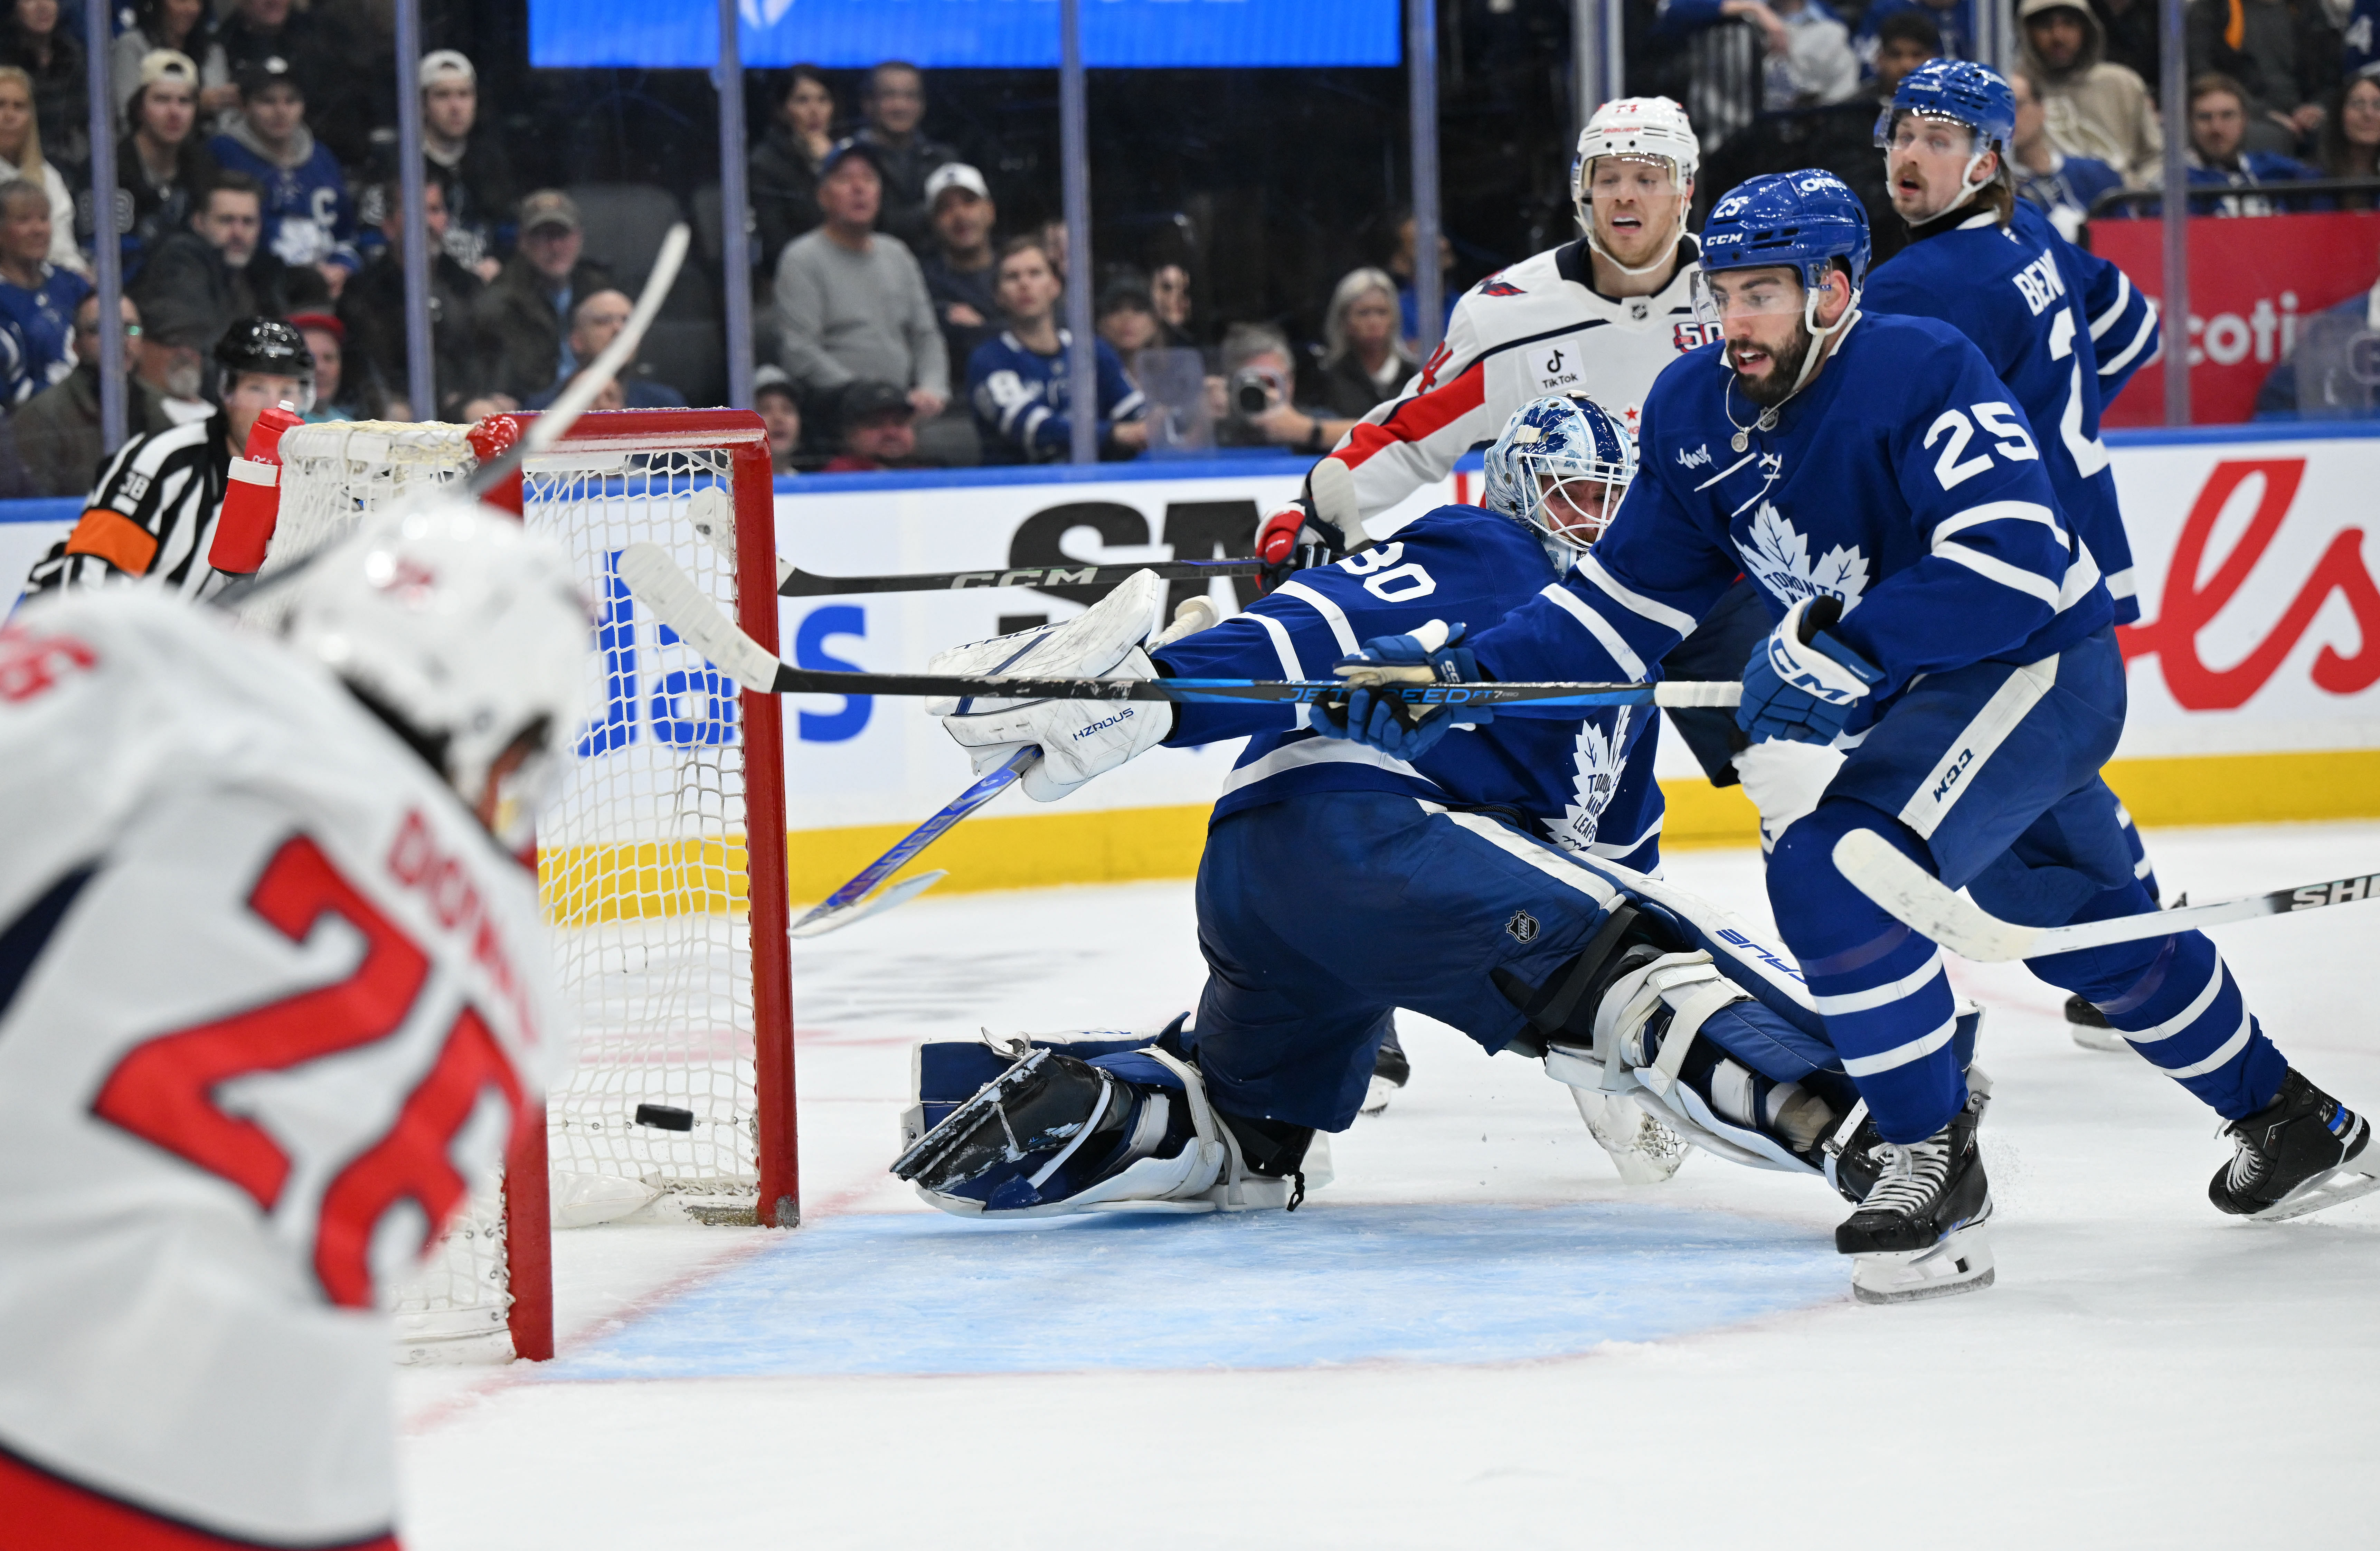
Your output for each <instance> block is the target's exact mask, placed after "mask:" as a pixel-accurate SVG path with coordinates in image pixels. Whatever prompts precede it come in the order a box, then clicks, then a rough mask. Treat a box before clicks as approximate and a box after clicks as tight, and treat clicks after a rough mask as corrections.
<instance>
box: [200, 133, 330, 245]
mask: <svg viewBox="0 0 2380 1551" xmlns="http://www.w3.org/2000/svg"><path fill="white" fill-rule="evenodd" d="M297 132H298V134H299V135H301V136H304V137H305V138H304V139H303V140H302V141H301V142H300V144H299V146H298V148H297V149H299V150H303V151H305V152H306V154H305V155H304V156H303V157H302V158H301V159H300V160H299V161H298V163H297V165H296V166H287V167H285V166H283V165H282V164H280V163H279V162H276V161H274V160H273V158H272V157H271V156H269V155H267V154H265V152H264V151H263V150H262V148H261V147H260V146H259V145H258V144H257V143H256V141H255V139H254V137H253V136H252V135H250V134H249V131H248V128H247V126H245V125H242V126H240V127H238V128H237V130H236V131H234V132H233V133H231V134H225V135H217V136H216V137H215V138H214V139H212V140H210V141H208V142H207V154H208V155H210V156H212V157H213V158H214V159H215V164H216V165H217V166H219V167H221V168H223V169H224V171H225V172H237V173H246V174H247V175H248V176H250V177H252V178H254V179H256V181H257V182H259V183H261V184H262V185H263V186H264V236H263V246H264V248H265V250H266V251H268V252H270V253H271V254H272V255H273V257H274V258H276V259H279V260H280V261H282V262H283V263H285V264H341V265H344V266H345V267H346V268H347V269H350V270H357V269H361V268H362V267H363V260H362V258H361V257H360V256H359V255H358V253H357V251H356V247H355V236H356V207H355V202H354V201H353V200H349V199H348V198H347V185H346V179H345V178H344V177H342V176H340V175H339V159H338V158H337V157H335V156H334V155H332V154H331V152H330V151H328V150H327V149H326V148H325V147H324V146H323V145H322V142H321V141H320V140H317V139H313V137H312V136H311V135H310V134H308V133H307V131H306V130H305V129H303V128H302V127H301V128H300V129H299V130H298V131H297Z"/></svg>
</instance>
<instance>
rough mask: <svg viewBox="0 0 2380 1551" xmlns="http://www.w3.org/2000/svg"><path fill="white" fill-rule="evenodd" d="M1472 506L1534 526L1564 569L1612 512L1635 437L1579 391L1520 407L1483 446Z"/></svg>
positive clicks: (1631, 472)
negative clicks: (1482, 474)
mask: <svg viewBox="0 0 2380 1551" xmlns="http://www.w3.org/2000/svg"><path fill="white" fill-rule="evenodd" d="M1486 461H1487V479H1486V483H1485V490H1484V493H1483V494H1482V496H1481V498H1480V503H1481V504H1482V505H1484V506H1486V507H1487V508H1488V510H1489V511H1491V512H1500V513H1502V514H1503V515H1506V516H1508V517H1511V518H1513V519H1514V520H1515V521H1518V522H1521V523H1523V524H1525V525H1526V526H1527V527H1531V528H1533V529H1535V530H1536V534H1537V536H1538V537H1539V538H1540V539H1543V540H1544V541H1545V546H1546V554H1547V557H1548V558H1549V559H1550V560H1552V562H1553V563H1554V564H1555V566H1556V567H1558V568H1559V569H1560V570H1563V571H1567V570H1569V569H1570V568H1571V566H1572V565H1573V564H1574V563H1576V562H1577V560H1578V557H1579V556H1580V555H1583V554H1585V552H1586V551H1587V550H1588V548H1589V547H1590V546H1592V545H1593V544H1594V542H1595V541H1596V539H1598V538H1600V537H1602V534H1603V529H1604V527H1605V525H1606V524H1608V523H1609V521H1610V520H1611V518H1612V516H1613V515H1616V514H1617V513H1618V512H1619V510H1620V498H1621V496H1623V495H1625V494H1626V493H1627V491H1628V486H1629V485H1630V483H1631V482H1632V481H1633V480H1634V479H1635V478H1636V441H1635V438H1633V437H1632V436H1630V435H1629V434H1628V428H1627V427H1626V426H1625V425H1623V424H1621V421H1620V419H1619V418H1618V417H1616V416H1614V415H1612V414H1611V413H1610V412H1609V411H1608V410H1606V409H1605V408H1604V407H1603V406H1601V405H1599V404H1597V403H1596V402H1595V400H1593V399H1591V398H1588V397H1586V396H1585V394H1554V395H1552V396H1550V397H1548V398H1540V399H1535V400H1532V401H1531V402H1529V403H1527V404H1524V405H1523V406H1521V407H1520V409H1519V410H1517V411H1516V412H1515V413H1514V414H1513V416H1512V418H1511V419H1510V420H1507V421H1506V422H1504V431H1503V434H1502V435H1500V436H1499V437H1497V438H1496V442H1495V445H1493V446H1491V447H1489V448H1488V456H1487V460H1486Z"/></svg>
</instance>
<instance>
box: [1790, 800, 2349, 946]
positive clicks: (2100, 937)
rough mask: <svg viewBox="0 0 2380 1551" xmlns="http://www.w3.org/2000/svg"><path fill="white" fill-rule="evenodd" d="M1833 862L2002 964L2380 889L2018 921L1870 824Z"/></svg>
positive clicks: (1867, 889)
mask: <svg viewBox="0 0 2380 1551" xmlns="http://www.w3.org/2000/svg"><path fill="white" fill-rule="evenodd" d="M1835 866H1836V868H1837V870H1839V871H1840V872H1841V873H1842V875H1843V876H1844V877H1845V878H1850V879H1851V880H1852V885H1853V886H1854V887H1856V888H1857V889H1858V890H1859V891H1860V892H1861V893H1863V894H1865V895H1866V896H1867V897H1868V898H1869V899H1872V900H1874V901H1875V902H1876V903H1877V904H1879V905H1881V906H1883V907H1884V909H1885V911H1886V913H1887V914H1888V915H1891V916H1892V917H1893V919H1895V920H1897V921H1899V922H1900V923H1901V924H1903V925H1904V926H1907V927H1910V928H1911V929H1912V930H1914V931H1917V932H1921V933H1923V934H1924V935H1925V936H1926V937H1929V938H1932V939H1934V940H1935V941H1937V942H1938V943H1940V944H1941V945H1942V946H1943V947H1945V948H1948V949H1949V950H1950V951H1952V952H1954V953H1956V954H1958V955H1959V956H1960V957H1961V958H1962V959H1973V960H1975V961H1976V962H1978V963H2008V962H2010V960H2014V959H2037V958H2041V957H2043V956H2044V955H2046V954H2050V953H2067V952H2071V951H2074V950H2076V949H2078V948H2104V947H2106V946H2107V944H2109V943H2111V942H2135V941H2138V940H2139V939H2142V938H2144V937H2165V936H2167V935H2168V934H2169V933H2173V932H2182V931H2193V930H2195V929H2197V928H2198V927H2213V926H2219V925H2221V924H2222V923H2224V922H2226V921H2252V920H2254V919H2255V918H2256V917H2257V916H2260V915H2294V914H2296V913H2297V912H2300V911H2305V910H2319V909H2321V908H2322V907H2323V906H2325V905H2331V904H2352V903H2355V902H2356V901H2358V900H2368V899H2372V898H2374V897H2375V896H2380V873H2366V874H2364V875H2363V876H2362V877H2361V878H2338V879H2335V880H2332V881H2328V882H2322V883H2307V884H2302V885H2300V886H2299V887H2297V888H2294V889H2276V890H2274V891H2272V892H2271V893H2269V894H2251V895H2249V896H2248V897H2246V898H2245V899H2237V900H2223V901H2219V902H2217V903H2214V904H2192V905H2183V906H2181V907H2180V908H2179V909H2174V910H2153V911H2143V912H2141V913H2140V914H2138V915H2118V916H2115V917H2113V918H2112V919H2109V920H2106V921H2085V922H2083V923H2082V924H2081V925H2079V926H2072V927H2021V926H2018V925H2017V924H2016V923H2015V922H2013V921H2003V920H2001V919H2000V918H1999V917H1998V916H1997V915H1993V914H1992V913H1991V912H1990V911H1987V910H1985V909H1984V908H1983V906H1981V905H1979V904H1976V903H1974V902H1973V901H1972V900H1967V899H1962V898H1961V897H1960V896H1959V895H1957V894H1955V893H1953V892H1951V891H1950V890H1949V889H1948V888H1946V887H1944V886H1943V883H1942V880H1941V879H1939V878H1936V877H1934V876H1933V875H1932V874H1931V873H1929V872H1927V871H1926V870H1925V868H1923V867H1921V866H1918V865H1917V864H1916V863H1914V862H1913V861H1911V860H1910V859H1909V858H1908V857H1906V856H1904V855H1902V854H1900V852H1898V851H1896V850H1894V849H1893V847H1892V844H1891V842H1888V841H1887V840H1886V839H1885V838H1884V837H1883V836H1882V835H1879V834H1877V833H1876V831H1875V830H1852V831H1851V832H1850V833H1849V834H1847V835H1845V836H1843V837H1842V838H1841V839H1840V840H1839V841H1837V842H1835Z"/></svg>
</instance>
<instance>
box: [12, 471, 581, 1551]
mask: <svg viewBox="0 0 2380 1551" xmlns="http://www.w3.org/2000/svg"><path fill="white" fill-rule="evenodd" d="M291 590H292V592H293V594H294V595H295V596H294V597H293V599H292V612H291V618H290V624H289V625H288V638H287V640H286V641H285V642H275V641H273V640H270V639H268V638H265V637H262V636H251V635H244V634H241V633H238V632H237V631H236V630H235V629H234V627H233V625H232V624H231V623H230V621H229V620H228V618H227V617H225V616H224V615H221V614H218V613H215V612H212V611H206V610H196V609H192V608H190V607H189V606H188V605H187V604H183V603H180V602H178V601H176V600H172V599H169V598H164V597H160V596H158V595H157V594H156V593H154V592H152V591H149V590H146V589H139V588H108V589H104V590H100V591H80V590H78V591H77V592H75V593H74V594H72V595H70V596H68V597H66V598H62V599H56V600H40V601H36V602H33V603H31V604H29V605H28V606H27V607H26V608H25V609H24V610H23V611H22V612H21V613H20V614H19V615H18V619H17V621H16V622H15V623H14V624H11V625H9V626H8V627H7V629H6V630H5V631H0V794H4V795H0V804H5V806H6V811H7V813H8V814H9V815H10V818H11V822H10V823H9V825H8V827H7V829H6V831H5V832H0V852H5V861H0V1503H5V1504H6V1530H5V1532H0V1539H5V1540H6V1543H7V1544H8V1545H10V1546H13V1547H24V1548H26V1551H51V1548H56V1551H66V1548H68V1547H73V1548H77V1551H80V1548H85V1547H93V1546H143V1547H149V1546H154V1547H166V1546H175V1547H182V1546H188V1547H193V1548H195V1547H200V1546H208V1547H222V1546H250V1545H253V1546H264V1545H271V1546H274V1547H293V1546H331V1545H337V1546H342V1547H354V1546H375V1547H394V1546H395V1538H394V1535H393V1533H392V1530H391V1525H392V1522H393V1520H394V1517H395V1474H394V1467H395V1448H394V1442H395V1440H394V1436H393V1429H392V1420H391V1416H390V1395H389V1380H388V1374H389V1370H390V1345H389V1343H390V1339H391V1335H390V1330H389V1326H388V1320H387V1317H386V1316H385V1315H384V1314H383V1313H382V1308H383V1293H384V1292H385V1291H386V1290H387V1289H388V1286H389V1284H390V1282H391V1280H392V1279H394V1278H400V1277H402V1276H403V1275H405V1274H406V1273H407V1270H408V1269H409V1268H410V1267H411V1266H413V1265H414V1264H415V1262H416V1261H417V1260H418V1258H419V1255H420V1254H421V1252H422V1250H423V1248H424V1247H425V1245H426V1244H427V1243H428V1242H429V1241H430V1240H431V1237H432V1236H433V1235H434V1234H435V1233H436V1232H437V1230H439V1228H440V1227H441V1226H442V1225H443V1223H444V1221H445V1220H446V1218H448V1216H449V1215H450V1214H451V1213H452V1212H453V1211H454V1210H455V1208H456V1207H457V1206H460V1205H461V1203H462V1200H463V1197H464V1194H465V1182H466V1181H467V1179H469V1178H472V1177H476V1176H477V1175H480V1174H483V1173H485V1172H486V1171H487V1170H488V1169H491V1168H492V1167H493V1165H494V1164H495V1162H496V1161H497V1159H498V1158H499V1157H501V1156H502V1153H503V1149H504V1145H505V1141H506V1137H507V1135H508V1133H510V1131H511V1129H512V1126H513V1124H514V1121H515V1119H516V1116H517V1115H518V1114H519V1113H520V1111H521V1109H522V1108H523V1104H524V1101H525V1100H527V1101H531V1102H533V1101H534V1100H535V1098H536V1097H537V1096H539V1095H540V1094H541V1093H542V1092H543V1084H544V1082H545V1079H546V1077H547V1076H548V1074H549V1072H552V1071H553V1068H554V1066H555V1063H556V1058H557V1055H558V1051H557V1048H556V1047H557V1046H558V1045H559V1044H560V1043H561V1042H562V1041H563V1040H564V1038H565V1034H566V1031H565V1028H564V1027H563V1026H562V1024H561V1023H560V1022H559V1015H558V1008H557V1004H556V1000H555V997H554V992H553V987H552V978H551V974H550V972H549V970H548V968H547V965H546V948H545V944H544V941H543V923H542V922H541V920H540V915H539V911H538V903H537V888H536V879H535V878H534V877H533V875H532V874H531V872H530V871H529V869H528V868H527V867H525V866H522V865H521V863H520V862H519V861H518V860H517V859H516V851H517V849H518V848H519V847H521V846H522V845H523V844H524V843H525V842H526V841H527V840H528V834H529V822H530V820H531V819H532V818H533V817H534V816H535V814H536V813H537V811H538V809H539V807H540V806H541V804H542V801H543V799H544V797H545V795H546V794H548V792H549V791H550V790H551V788H552V786H553V782H554V779H555V777H556V775H557V773H558V771H559V769H560V761H561V759H562V758H563V757H565V752H566V745H565V743H564V740H565V739H567V738H569V737H570V736H572V735H573V734H574V733H575V731H576V730H577V726H578V724H579V721H580V720H581V719H582V717H583V716H584V715H585V703H586V692H587V686H588V683H589V665H588V657H589V644H590V639H589V637H590V631H589V616H588V612H587V608H586V605H585V603H584V602H583V601H582V600H581V599H580V598H579V596H578V593H577V588H576V587H575V586H574V585H573V582H572V580H571V574H570V571H569V568H568V563H567V561H566V558H565V556H564V555H563V554H562V553H561V552H560V551H559V550H558V549H557V548H556V547H555V546H553V544H552V543H550V542H549V541H547V540H545V539H540V538H538V537H535V536H533V535H530V534H528V532H526V531H525V530H524V529H522V527H520V526H519V525H518V524H517V523H516V522H512V521H508V520H506V519H504V518H503V517H501V516H498V515H493V514H491V513H488V512H486V511H484V510H481V509H480V508H476V507H472V506H467V505H460V504H457V505H450V506H445V507H441V508H436V509H432V510H430V511H424V512H418V513H415V514H412V515H400V516H396V517H393V518H390V519H385V520H383V521H382V522H381V523H378V524H376V525H374V526H372V527H369V528H367V529H366V530H365V531H364V532H363V533H362V534H360V535H358V536H357V537H356V538H354V539H350V540H348V541H347V542H346V543H345V544H344V545H341V546H340V547H338V548H337V549H335V550H333V551H327V552H325V553H324V554H323V556H322V558H321V559H320V560H319V561H317V562H315V563H313V564H312V565H311V566H310V568H308V569H307V570H306V572H305V573H304V574H303V575H302V576H300V577H297V579H295V580H294V581H293V582H292V584H291Z"/></svg>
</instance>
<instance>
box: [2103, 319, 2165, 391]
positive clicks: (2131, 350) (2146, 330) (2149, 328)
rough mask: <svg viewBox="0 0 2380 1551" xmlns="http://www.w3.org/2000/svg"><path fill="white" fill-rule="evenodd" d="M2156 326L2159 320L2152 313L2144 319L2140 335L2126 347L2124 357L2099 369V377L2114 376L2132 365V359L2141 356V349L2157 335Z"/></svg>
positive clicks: (2135, 335)
mask: <svg viewBox="0 0 2380 1551" xmlns="http://www.w3.org/2000/svg"><path fill="white" fill-rule="evenodd" d="M2156 326H2157V320H2156V314H2155V312H2151V313H2150V314H2149V315H2148V316H2147V317H2145V318H2143V319H2142V320H2141V329H2140V333H2136V334H2134V335H2132V342H2131V344H2130V345H2125V346H2124V353H2123V354H2122V355H2120V356H2118V357H2116V358H2115V359H2114V360H2112V361H2108V362H2107V363H2106V364H2105V365H2103V366H2101V367H2100V368H2099V375H2100V376H2102V377H2108V376H2112V375H2114V374H2115V373H2117V372H2119V371H2121V370H2124V368H2125V367H2127V366H2129V365H2131V359H2132V357H2134V356H2137V355H2139V354H2140V353H2141V347H2142V346H2143V345H2146V344H2147V343H2148V342H2149V336H2150V335H2151V334H2154V333H2156Z"/></svg>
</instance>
